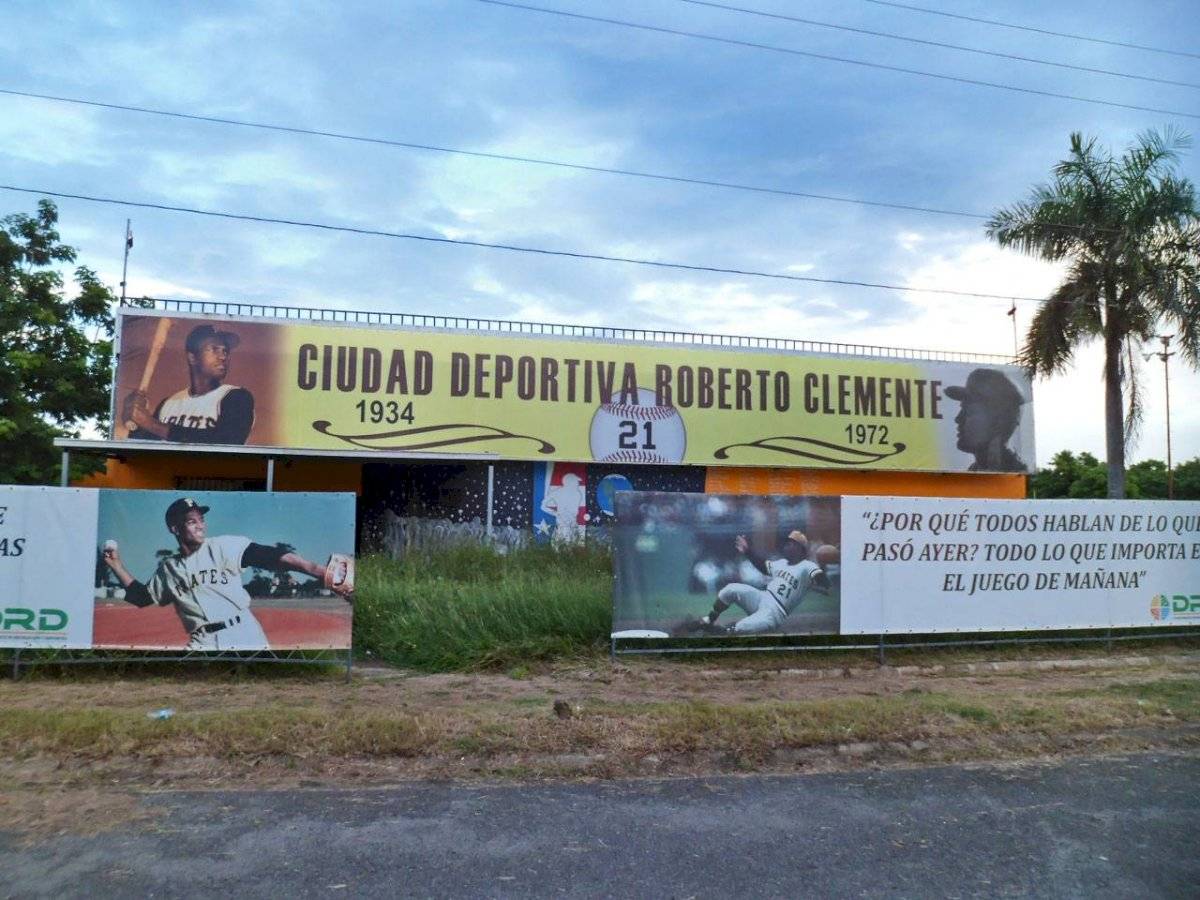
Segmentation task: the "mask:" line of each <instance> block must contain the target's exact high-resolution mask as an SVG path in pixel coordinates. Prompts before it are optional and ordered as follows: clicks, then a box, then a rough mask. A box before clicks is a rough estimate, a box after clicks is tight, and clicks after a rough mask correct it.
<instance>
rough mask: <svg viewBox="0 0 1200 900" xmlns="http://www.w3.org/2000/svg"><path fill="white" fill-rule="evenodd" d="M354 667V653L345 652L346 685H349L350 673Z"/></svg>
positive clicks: (351, 651) (350, 651)
mask: <svg viewBox="0 0 1200 900" xmlns="http://www.w3.org/2000/svg"><path fill="white" fill-rule="evenodd" d="M353 666H354V651H353V650H352V649H351V650H347V651H346V684H349V683H350V671H351V669H352V668H353Z"/></svg>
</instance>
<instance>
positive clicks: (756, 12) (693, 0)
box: [678, 0, 1200, 88]
mask: <svg viewBox="0 0 1200 900" xmlns="http://www.w3.org/2000/svg"><path fill="white" fill-rule="evenodd" d="M678 2H679V3H689V4H691V5H692V6H708V7H711V8H712V9H721V10H725V11H727V12H736V13H744V14H746V15H750V16H761V17H762V18H765V19H777V20H779V21H783V22H795V23H797V24H800V25H815V26H816V27H818V28H832V29H834V30H835V31H848V32H851V33H853V34H866V35H870V36H871V37H882V38H889V39H891V40H894V41H906V42H908V43H910V44H922V45H924V46H926V47H942V48H944V49H947V50H961V51H962V52H964V53H978V54H980V55H981V56H994V57H996V58H998V59H1011V60H1016V61H1017V62H1027V63H1036V64H1037V65H1039V66H1054V67H1055V68H1058V69H1071V70H1073V71H1076V72H1090V73H1091V74H1093V75H1112V76H1114V77H1116V78H1130V79H1133V80H1135V81H1150V82H1154V83H1155V84H1170V85H1174V86H1176V87H1187V88H1200V84H1197V83H1196V82H1193V81H1174V80H1172V79H1170V78H1155V77H1154V76H1152V75H1134V74H1133V73H1131V72H1117V71H1115V70H1113V69H1095V68H1092V67H1091V66H1080V65H1076V64H1074V63H1065V62H1056V61H1055V60H1051V59H1039V58H1038V57H1035V56H1020V55H1018V54H1015V53H1001V52H999V51H997V50H983V49H981V48H979V47H964V46H963V45H962V44H948V43H945V42H944V41H931V40H927V39H925V38H915V37H908V36H907V35H902V34H893V33H892V32H890V31H873V30H871V29H870V28H857V27H855V26H852V25H839V24H835V23H833V22H820V21H818V20H816V19H804V18H801V17H800V16H786V15H783V14H781V13H773V12H766V11H765V10H761V9H748V8H747V7H743V6H730V5H728V4H725V3H713V2H710V0H678Z"/></svg>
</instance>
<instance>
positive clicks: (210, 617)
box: [93, 490, 355, 651]
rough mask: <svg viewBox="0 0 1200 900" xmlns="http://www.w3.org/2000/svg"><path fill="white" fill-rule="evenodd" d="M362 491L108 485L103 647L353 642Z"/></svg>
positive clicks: (100, 603)
mask: <svg viewBox="0 0 1200 900" xmlns="http://www.w3.org/2000/svg"><path fill="white" fill-rule="evenodd" d="M354 503H355V498H354V495H352V494H334V493H307V494H306V493H257V492H233V491H209V492H196V493H186V494H185V493H182V492H178V491H133V490H120V491H116V490H113V491H109V490H106V491H102V492H101V497H100V506H99V516H98V528H97V534H98V540H99V541H100V544H99V546H98V556H99V564H98V565H97V566H96V577H95V589H94V597H95V612H94V617H93V621H94V625H93V646H95V647H97V648H123V649H124V648H137V649H186V650H200V651H220V650H304V649H347V648H349V647H350V636H351V624H352V607H351V599H352V596H353V591H354V577H355V560H354V555H353V554H354V525H355V520H354Z"/></svg>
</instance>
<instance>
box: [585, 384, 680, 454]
mask: <svg viewBox="0 0 1200 900" xmlns="http://www.w3.org/2000/svg"><path fill="white" fill-rule="evenodd" d="M590 443H591V449H592V458H593V459H594V460H596V461H597V462H606V463H618V462H625V463H660V464H670V463H680V462H683V456H684V453H685V451H686V450H687V429H686V428H685V427H684V424H683V418H682V417H681V416H680V415H679V410H677V409H675V407H673V406H658V405H656V404H655V396H654V391H651V390H647V389H646V388H638V402H637V404H633V403H616V402H613V403H604V404H601V405H600V406H599V407H597V409H596V413H595V415H593V416H592V427H591V433H590Z"/></svg>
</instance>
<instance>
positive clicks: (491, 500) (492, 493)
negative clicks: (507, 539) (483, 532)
mask: <svg viewBox="0 0 1200 900" xmlns="http://www.w3.org/2000/svg"><path fill="white" fill-rule="evenodd" d="M495 500H496V467H495V466H494V465H492V464H491V463H488V482H487V536H488V538H489V539H490V538H491V536H492V518H493V506H494V505H495Z"/></svg>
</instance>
